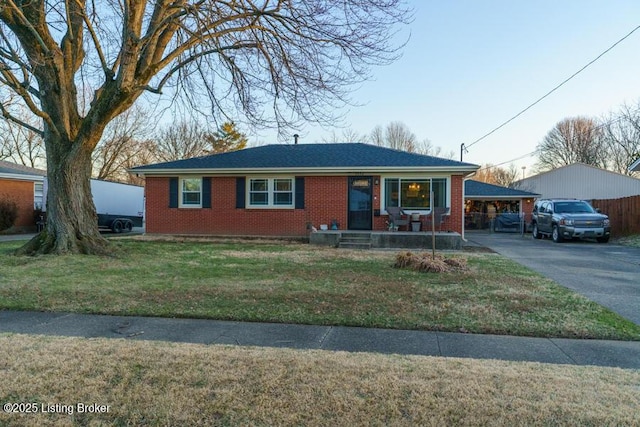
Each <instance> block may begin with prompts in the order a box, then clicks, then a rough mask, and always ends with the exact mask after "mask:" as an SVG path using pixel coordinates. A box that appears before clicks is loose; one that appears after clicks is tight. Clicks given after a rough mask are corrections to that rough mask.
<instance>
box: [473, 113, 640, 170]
mask: <svg viewBox="0 0 640 427" xmlns="http://www.w3.org/2000/svg"><path fill="white" fill-rule="evenodd" d="M637 112H640V108H639V109H637V110H635V111H634V113H637ZM624 118H625V117H624V116H619V117H616V118H615V119H611V120H609V121H607V122H604V123H600V124H599V125H598V126H596V127H594V128H593V130H594V131H596V130H599V129H602V128H604V127H606V126H609V125H612V124H614V123H617V122H619V121H621V120H623V119H624ZM538 151H539V150H538V149H535V150H534V151H532V152H530V153H527V154H524V155H522V156H520V157H516V158H515V159H511V160H507V161H506V162H502V163H498V164H495V165H487V166H485V167H483V168H480V169H478V170H477V172H480V171H483V170H487V169H491V168H495V167H498V166H502V165H506V164H507V163H511V162H515V161H516V160H521V159H525V158H527V157H531V156H533V155H534V154H536V153H537V152H538Z"/></svg>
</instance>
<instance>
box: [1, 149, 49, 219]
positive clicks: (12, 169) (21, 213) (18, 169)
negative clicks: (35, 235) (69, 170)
mask: <svg viewBox="0 0 640 427" xmlns="http://www.w3.org/2000/svg"><path fill="white" fill-rule="evenodd" d="M46 174H47V173H46V172H45V171H42V170H40V169H34V168H29V167H26V166H22V165H17V164H15V163H10V162H7V161H4V160H0V199H8V200H12V201H13V202H15V203H16V204H17V205H18V218H17V219H16V222H15V224H14V226H13V227H12V228H11V229H10V231H31V229H33V228H35V218H34V209H35V208H42V206H43V204H42V203H43V194H44V178H45V176H46ZM0 231H1V230H0Z"/></svg>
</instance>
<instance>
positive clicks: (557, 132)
mask: <svg viewBox="0 0 640 427" xmlns="http://www.w3.org/2000/svg"><path fill="white" fill-rule="evenodd" d="M537 150H538V161H537V163H536V169H537V170H538V171H539V172H543V171H547V170H551V169H555V168H558V167H561V166H566V165H571V164H574V163H584V164H587V165H591V166H596V167H600V168H604V167H606V164H607V153H606V147H605V142H604V138H603V131H602V129H601V127H600V126H598V123H597V121H596V120H595V119H591V118H586V117H574V118H568V119H564V120H562V121H561V122H559V123H558V124H556V125H555V127H554V128H553V129H551V131H549V133H548V134H547V135H546V136H545V137H544V139H543V140H542V142H541V143H540V144H538V147H537Z"/></svg>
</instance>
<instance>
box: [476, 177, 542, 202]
mask: <svg viewBox="0 0 640 427" xmlns="http://www.w3.org/2000/svg"><path fill="white" fill-rule="evenodd" d="M464 195H465V196H466V197H514V198H518V197H540V194H536V193H531V192H529V191H523V190H517V189H515V188H508V187H501V186H499V185H493V184H487V183H486V182H480V181H474V180H472V179H469V180H466V181H465V182H464Z"/></svg>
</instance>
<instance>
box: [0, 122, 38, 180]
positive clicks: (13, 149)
mask: <svg viewBox="0 0 640 427" xmlns="http://www.w3.org/2000/svg"><path fill="white" fill-rule="evenodd" d="M16 113H17V115H19V117H20V119H21V120H22V121H24V122H26V123H29V125H30V126H32V127H37V126H38V123H37V121H36V120H34V118H33V117H32V116H31V115H30V114H28V113H26V112H25V111H24V110H22V111H21V112H20V111H17V112H16ZM0 160H10V161H12V162H14V163H17V164H21V165H24V166H29V167H31V168H41V167H43V166H44V162H45V150H44V143H43V141H42V135H41V133H40V132H35V131H34V130H32V129H30V128H26V127H23V126H20V125H18V124H16V123H13V122H8V121H0Z"/></svg>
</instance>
